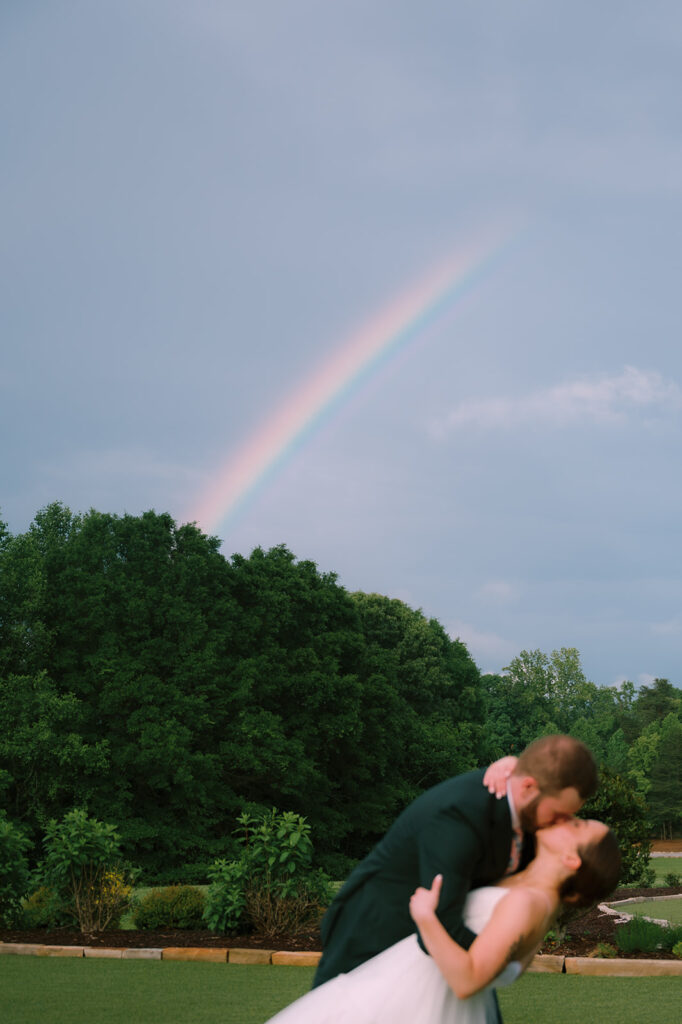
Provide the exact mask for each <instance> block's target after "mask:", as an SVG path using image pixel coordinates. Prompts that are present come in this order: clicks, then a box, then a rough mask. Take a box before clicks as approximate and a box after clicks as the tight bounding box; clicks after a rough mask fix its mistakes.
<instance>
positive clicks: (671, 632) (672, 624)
mask: <svg viewBox="0 0 682 1024" xmlns="http://www.w3.org/2000/svg"><path fill="white" fill-rule="evenodd" d="M651 632H652V633H653V634H654V635H655V636H679V635H680V633H682V616H679V615H677V616H675V617H674V618H672V619H667V620H666V621H665V622H654V623H653V624H652V626H651Z"/></svg>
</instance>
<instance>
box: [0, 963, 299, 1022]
mask: <svg viewBox="0 0 682 1024" xmlns="http://www.w3.org/2000/svg"><path fill="white" fill-rule="evenodd" d="M312 976H313V969H312V968H305V967H242V966H240V965H237V964H232V965H227V964H202V963H183V962H179V963H178V962H171V961H169V962H166V963H164V962H163V961H146V962H145V961H135V960H132V961H122V960H90V961H89V960H72V959H63V960H60V959H57V958H55V959H49V958H43V957H32V956H0V1020H1V1021H7V1024H74V1022H77V1021H83V1022H87V1024H130V1022H131V1021H135V1022H136V1024H262V1022H263V1021H265V1020H267V1019H268V1018H269V1017H271V1016H272V1015H273V1014H274V1013H276V1012H277V1010H279V1009H281V1008H282V1006H285V1005H286V1004H287V1003H290V1002H293V1000H294V999H297V998H298V996H300V995H302V994H303V993H304V992H305V991H307V989H308V988H309V987H310V984H311V981H312Z"/></svg>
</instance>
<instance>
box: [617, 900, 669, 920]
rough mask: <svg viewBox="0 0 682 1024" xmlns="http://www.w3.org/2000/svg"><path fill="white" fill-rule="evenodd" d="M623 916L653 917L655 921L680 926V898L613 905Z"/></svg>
mask: <svg viewBox="0 0 682 1024" xmlns="http://www.w3.org/2000/svg"><path fill="white" fill-rule="evenodd" d="M614 905H615V907H616V909H617V910H622V911H623V913H624V914H638V915H640V916H642V917H654V918H656V920H657V921H670V923H671V924H674V925H678V924H682V897H677V899H668V900H639V901H638V902H637V903H626V904H625V905H624V906H619V905H618V904H614Z"/></svg>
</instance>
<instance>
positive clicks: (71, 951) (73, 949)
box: [36, 946, 83, 960]
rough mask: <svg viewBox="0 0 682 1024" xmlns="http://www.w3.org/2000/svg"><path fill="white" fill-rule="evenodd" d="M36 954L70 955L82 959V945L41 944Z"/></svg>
mask: <svg viewBox="0 0 682 1024" xmlns="http://www.w3.org/2000/svg"><path fill="white" fill-rule="evenodd" d="M36 955H37V956H72V957H78V958H80V959H81V960H82V959H83V947H82V946H41V947H40V952H39V953H37V954H36Z"/></svg>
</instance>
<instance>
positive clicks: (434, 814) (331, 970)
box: [313, 770, 512, 986]
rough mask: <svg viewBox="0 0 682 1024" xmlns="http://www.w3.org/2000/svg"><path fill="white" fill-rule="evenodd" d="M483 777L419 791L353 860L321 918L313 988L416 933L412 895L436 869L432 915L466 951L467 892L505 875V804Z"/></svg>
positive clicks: (458, 778)
mask: <svg viewBox="0 0 682 1024" xmlns="http://www.w3.org/2000/svg"><path fill="white" fill-rule="evenodd" d="M483 774H484V773H483V771H482V770H480V771H473V772H468V773H467V774H466V775H459V776H456V777H455V778H452V779H447V780H446V781H445V782H441V783H439V784H438V785H437V786H434V787H433V788H432V789H429V790H427V791H426V792H425V793H422V795H421V796H419V797H417V799H416V800H415V801H413V803H411V804H410V805H409V807H407V808H406V809H405V810H404V811H403V813H402V814H401V815H400V816H399V817H398V818H397V819H396V821H395V822H394V823H393V825H392V826H391V828H390V829H389V830H388V832H387V833H386V835H385V836H384V838H383V839H382V840H381V842H379V843H378V844H377V846H375V847H374V849H373V850H372V851H371V853H369V854H368V855H367V857H365V859H364V860H363V861H361V863H360V864H358V866H357V867H356V868H355V870H354V871H353V872H352V874H351V875H350V876H349V878H348V880H347V881H346V883H345V885H344V886H343V887H342V889H340V891H339V892H338V894H337V896H336V897H335V899H334V901H333V902H332V904H331V906H330V907H329V910H328V911H327V913H326V914H325V916H324V919H323V921H322V947H323V954H322V959H321V961H320V964H319V967H318V969H317V972H316V974H315V980H314V982H313V985H314V986H317V985H321V984H322V983H323V982H325V981H328V980H329V979H330V978H333V977H335V976H336V975H337V974H341V973H345V972H347V971H350V970H352V969H353V968H354V967H357V966H358V964H361V963H363V962H364V961H365V960H369V959H370V957H373V956H375V955H376V954H377V953H380V952H381V951H382V950H384V949H387V948H388V947H389V946H392V945H393V943H395V942H398V941H399V940H400V939H403V938H404V937H405V936H406V935H410V934H411V933H413V932H415V931H416V930H417V929H416V925H415V924H414V922H413V920H412V918H411V917H410V913H409V909H408V904H409V899H410V896H411V895H412V893H413V892H414V890H415V889H416V888H417V886H418V885H422V886H425V887H427V888H430V887H431V884H432V882H433V879H434V876H435V875H437V874H442V875H443V888H442V890H441V896H440V901H439V904H438V917H439V918H440V920H441V922H442V923H443V925H444V926H445V928H446V929H447V931H448V932H449V934H450V935H451V936H452V937H453V938H454V939H455V940H456V941H457V942H459V943H460V945H462V946H464V947H465V948H466V949H468V948H469V946H470V945H471V943H472V942H473V940H474V935H473V933H472V932H471V931H469V929H468V928H467V927H466V926H465V925H464V924H463V921H462V910H463V906H464V901H465V900H466V896H467V893H468V892H469V890H470V889H475V888H477V887H479V886H481V885H487V884H490V883H491V882H495V881H497V879H498V878H501V877H502V876H503V875H504V873H505V871H506V869H507V865H508V863H509V851H510V849H511V841H512V827H511V815H510V811H509V804H508V802H507V800H506V798H503V799H502V800H498V799H496V797H494V796H492V795H491V794H490V793H489V792H488V790H487V789H486V788H485V786H484V785H483ZM422 948H423V947H422Z"/></svg>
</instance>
